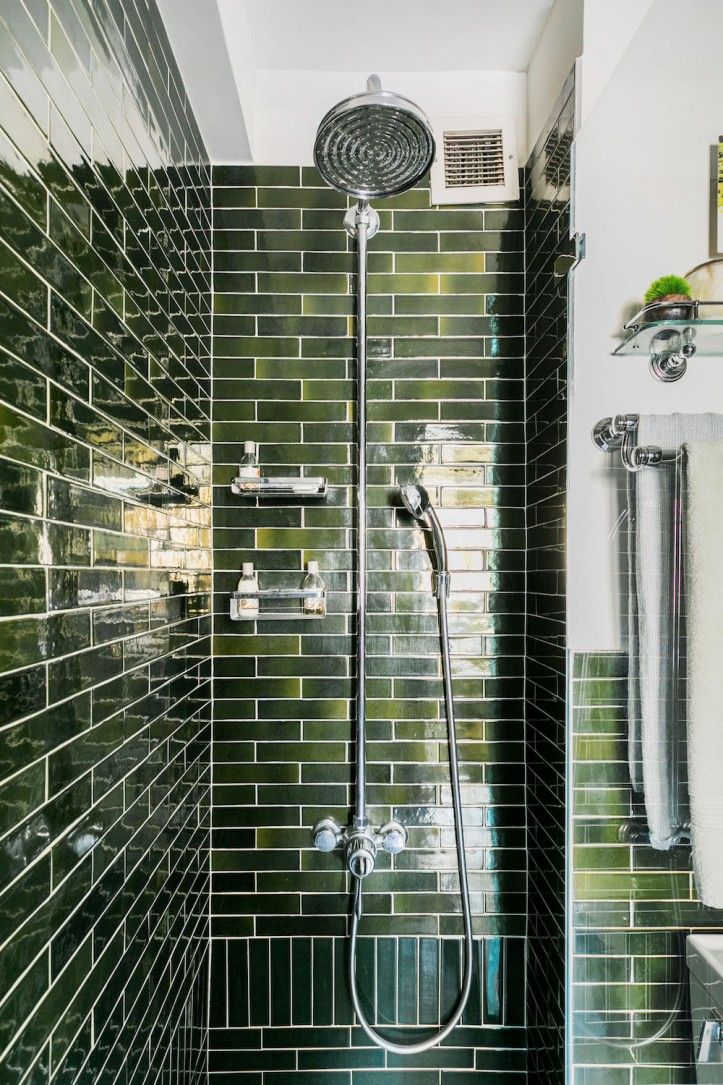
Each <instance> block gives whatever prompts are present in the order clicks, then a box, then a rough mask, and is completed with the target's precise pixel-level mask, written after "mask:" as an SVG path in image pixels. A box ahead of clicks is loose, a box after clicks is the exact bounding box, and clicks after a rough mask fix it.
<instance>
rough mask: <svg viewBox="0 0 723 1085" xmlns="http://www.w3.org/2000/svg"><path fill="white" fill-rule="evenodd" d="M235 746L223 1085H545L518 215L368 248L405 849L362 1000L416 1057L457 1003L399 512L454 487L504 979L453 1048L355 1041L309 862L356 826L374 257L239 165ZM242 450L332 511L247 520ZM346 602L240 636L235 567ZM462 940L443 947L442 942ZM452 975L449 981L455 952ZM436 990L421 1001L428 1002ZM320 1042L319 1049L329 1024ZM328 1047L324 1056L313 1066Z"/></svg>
mask: <svg viewBox="0 0 723 1085" xmlns="http://www.w3.org/2000/svg"><path fill="white" fill-rule="evenodd" d="M213 199H214V261H215V264H214V267H215V270H214V303H215V313H214V431H213V432H214V562H215V574H214V576H215V604H214V611H215V678H214V699H215V722H214V814H213V818H214V825H213V845H214V848H213V892H212V935H213V951H212V958H213V980H212V1026H213V1027H212V1030H211V1056H210V1057H211V1071H212V1077H213V1078H214V1080H215V1081H216V1083H217V1085H218V1083H219V1082H221V1081H226V1080H227V1079H228V1080H229V1081H231V1080H234V1081H235V1080H237V1079H243V1080H245V1081H252V1082H260V1081H262V1080H263V1081H264V1082H272V1081H273V1082H276V1081H281V1080H283V1081H290V1080H296V1079H297V1077H298V1079H299V1081H304V1082H307V1083H312V1082H316V1081H322V1080H323V1081H324V1082H332V1083H333V1082H340V1083H343V1085H350V1083H351V1082H352V1081H353V1082H354V1085H365V1083H369V1085H384V1083H391V1082H397V1081H399V1080H404V1081H407V1080H410V1081H411V1080H414V1082H415V1085H417V1083H418V1085H426V1083H427V1082H429V1083H430V1085H439V1083H440V1082H445V1083H446V1082H450V1083H451V1082H452V1081H454V1082H456V1083H457V1085H466V1082H467V1081H470V1082H471V1081H472V1080H474V1081H483V1080H485V1079H486V1078H488V1077H491V1076H492V1075H493V1074H494V1075H495V1077H496V1079H497V1080H499V1079H500V1075H501V1076H502V1078H503V1079H504V1080H508V1081H513V1080H514V1081H518V1080H521V1078H522V1077H523V1076H524V1052H523V1050H522V1048H523V1044H524V1037H523V1027H522V1026H523V1025H524V947H525V943H524V934H525V868H526V854H525V814H524V748H523V742H524V736H523V700H522V698H523V689H522V682H521V678H522V663H523V652H524V643H523V634H524V433H523V388H522V376H523V317H522V313H523V298H522V287H523V251H522V248H523V231H522V226H523V223H522V211H521V205H515V206H509V207H507V206H499V207H487V208H485V209H483V208H473V207H462V208H457V209H450V208H437V207H432V206H431V205H430V193H429V189H428V187H426V186H425V185H422V186H420V187H418V188H416V189H415V190H413V191H412V192H410V193H408V194H406V195H404V196H401V197H397V198H395V199H393V200H388V201H385V202H384V203H383V204H380V212H381V218H382V230H381V231H380V233H379V234H378V235H377V236H376V237H375V238H374V240H373V241H372V243H371V246H370V249H371V251H370V261H369V270H370V278H369V289H370V298H369V309H370V329H369V330H370V336H371V339H370V344H369V348H370V349H369V353H370V365H369V368H370V380H369V400H370V406H369V414H370V424H369V457H370V467H369V502H370V514H369V522H370V530H369V540H368V541H369V546H370V555H369V566H370V570H371V574H370V599H369V602H370V619H369V634H370V635H369V645H368V647H369V659H368V675H369V706H368V715H369V732H370V734H369V738H370V742H369V798H370V801H371V805H372V810H371V816H372V817H373V819H374V821H375V823H377V824H381V823H382V822H383V821H385V820H387V819H388V817H390V816H392V815H395V816H398V817H401V818H402V820H404V821H405V822H406V823H407V824H408V825H409V827H410V842H411V846H410V849H409V850H408V851H407V852H405V853H404V854H403V855H401V856H400V857H399V858H398V859H396V860H395V861H391V860H390V859H389V857H387V856H384V857H383V858H382V862H381V863H380V869H379V871H378V872H377V873H376V874H375V875H374V877H373V879H371V880H370V882H369V883H368V893H367V896H366V915H365V919H364V931H365V935H366V937H365V940H364V948H363V956H362V963H361V964H360V970H361V973H362V984H361V985H362V987H363V988H364V989H365V991H366V992H367V995H366V997H367V998H368V999H371V1003H370V1013H371V1014H372V1016H373V1017H374V1018H375V1019H376V1020H378V1021H379V1022H380V1023H387V1024H392V1025H394V1024H395V1023H397V1022H398V1023H399V1025H400V1027H401V1029H402V1031H403V1032H404V1034H407V1033H408V1032H410V1031H414V1029H415V1027H416V1026H417V1024H418V1023H420V1024H422V1023H424V1022H428V1021H434V1020H437V1019H438V1017H437V1015H438V999H439V993H438V992H439V991H440V990H441V1001H442V1005H443V1006H444V1007H449V1006H450V1005H451V1003H452V999H453V994H452V990H453V987H454V977H455V975H456V974H457V971H458V969H459V948H460V946H459V938H458V936H459V933H460V930H461V925H460V920H459V915H458V912H459V905H458V900H457V878H456V874H455V856H454V850H453V832H452V821H451V810H450V807H449V785H448V769H447V765H446V748H445V724H444V716H443V709H442V704H441V697H442V687H441V680H440V670H439V658H438V639H437V628H436V618H435V604H434V600H433V598H432V595H431V576H430V555H429V553H428V552H427V549H426V540H425V539H424V537H423V535H422V533H421V532H420V530H419V529H418V527H417V526H416V525H415V524H414V523H413V522H412V521H411V520H410V518H409V517H408V516H407V515H406V514H405V513H403V511H402V510H401V509H400V502H399V498H398V487H399V485H400V484H401V483H403V482H406V481H410V480H412V479H421V480H422V481H423V482H424V484H425V485H426V486H427V487H428V488H429V489H430V491H431V493H432V495H433V497H434V500H435V502H436V503H437V505H438V506H439V507H440V509H441V516H442V519H443V522H444V525H445V528H446V529H447V532H448V540H449V544H450V548H451V553H452V563H453V570H454V572H453V581H452V589H453V594H452V636H453V651H454V669H455V676H456V677H455V693H456V697H457V705H458V713H459V724H460V732H461V739H462V743H461V760H462V772H463V780H464V802H465V806H466V819H467V825H468V841H469V845H470V861H471V866H472V889H473V903H474V911H475V926H476V931H477V935H478V937H479V943H478V961H479V966H478V970H477V975H476V978H475V995H474V998H473V1001H472V1003H471V1005H470V1007H469V1010H468V1012H467V1015H466V1018H465V1027H464V1028H460V1029H458V1030H457V1031H456V1032H455V1034H454V1035H453V1037H451V1039H450V1041H449V1042H448V1043H447V1044H446V1045H445V1046H444V1047H443V1048H442V1049H441V1050H439V1051H435V1052H431V1053H430V1054H428V1055H427V1056H424V1057H423V1058H418V1059H417V1060H413V1061H406V1062H404V1063H403V1066H404V1068H405V1069H406V1070H407V1071H411V1073H407V1074H404V1075H402V1074H401V1071H400V1067H401V1066H402V1062H401V1061H400V1060H395V1059H393V1058H385V1056H384V1055H383V1053H381V1052H380V1051H379V1050H378V1049H376V1048H372V1047H370V1046H369V1045H368V1043H367V1041H366V1040H365V1039H364V1038H363V1037H362V1036H360V1035H359V1034H358V1033H359V1030H358V1029H356V1028H353V1027H352V1026H351V1014H350V1008H349V1004H348V998H347V994H346V983H345V979H344V975H343V964H344V952H345V944H344V935H345V932H346V929H347V916H348V911H349V897H348V890H349V886H348V883H347V880H346V875H345V873H344V871H343V869H342V865H341V863H340V862H339V860H338V858H337V857H336V856H323V855H321V854H319V853H318V852H316V851H314V850H313V849H312V847H311V839H310V828H311V825H312V823H313V822H314V820H315V819H316V818H317V817H319V816H321V815H323V814H331V815H334V816H336V817H338V818H340V819H341V820H342V821H345V820H346V817H347V812H348V808H349V805H350V802H351V800H352V795H353V790H352V768H351V763H350V762H351V756H352V752H353V747H352V741H353V731H352V725H351V716H352V714H353V694H354V683H353V673H352V661H353V655H354V639H353V633H354V630H353V623H352V618H351V613H352V610H353V602H354V601H353V597H352V594H351V574H352V568H353V546H354V537H353V531H352V526H351V525H352V522H353V500H354V481H355V479H354V470H353V463H354V458H355V450H354V444H353V442H354V437H355V434H354V426H353V412H352V400H353V397H354V374H355V367H354V362H353V356H354V345H353V340H352V335H353V319H352V314H353V301H352V297H351V295H350V290H351V288H352V268H353V251H352V247H351V243H350V242H349V240H348V239H347V237H346V234H345V233H344V230H343V228H342V216H343V208H344V207H345V206H346V201H345V200H344V199H342V198H341V197H339V196H338V195H337V194H335V193H334V192H332V191H330V190H329V189H328V188H326V187H324V186H323V185H322V183H321V182H320V179H319V177H318V175H317V174H316V172H315V171H314V170H313V169H303V170H299V169H298V168H296V167H288V168H287V167H273V168H263V167H257V168H255V169H252V168H247V167H217V168H215V169H214V186H213ZM244 440H254V441H257V442H259V445H260V458H261V461H262V463H263V464H264V467H265V469H266V470H267V471H268V472H274V473H284V472H287V471H291V472H294V471H301V472H302V473H306V474H324V475H326V476H327V477H328V478H329V480H330V482H331V485H332V490H331V495H330V498H329V500H328V502H327V503H326V504H318V503H316V504H314V503H308V502H307V503H306V504H303V503H298V502H297V503H293V502H275V503H273V504H268V503H267V504H263V505H261V504H255V503H253V502H252V503H249V502H244V501H242V500H240V499H239V498H237V497H234V496H233V495H232V494H231V493H230V490H229V483H230V481H231V479H232V477H233V476H234V473H235V471H236V467H237V464H238V461H239V459H240V456H241V452H242V443H243V441H244ZM309 558H316V559H318V560H319V561H320V563H321V567H322V571H323V575H324V578H325V580H326V582H327V585H328V588H329V616H328V617H327V618H326V619H325V620H324V621H323V622H321V623H311V622H309V623H301V624H299V623H287V624H282V623H278V622H277V623H273V624H272V623H270V622H266V623H264V622H259V623H258V627H256V628H255V627H254V626H253V625H251V626H244V625H241V626H239V625H235V624H233V623H232V622H230V620H229V619H228V616H227V615H228V594H229V592H230V591H231V590H232V589H233V587H234V585H235V581H236V580H237V578H238V575H239V566H240V563H241V562H242V561H244V560H246V561H248V560H253V561H254V562H255V563H256V566H257V568H258V569H259V570H260V577H261V583H262V586H263V585H264V584H265V585H271V584H276V583H279V582H280V580H281V578H282V576H288V577H289V578H290V580H287V581H286V582H287V583H289V582H298V581H299V580H300V578H301V576H302V575H303V574H302V569H303V566H304V563H305V561H306V560H308V559H309ZM440 938H441V942H440V941H439V940H438V939H440ZM440 952H441V958H440V957H439V954H440ZM418 978H419V982H418ZM312 1022H313V1023H314V1024H315V1025H316V1026H318V1027H317V1028H315V1029H314V1030H313V1032H312V1031H311V1030H310V1029H309V1025H310V1024H311V1023H312ZM309 1046H310V1047H312V1048H314V1049H315V1050H308V1047H309Z"/></svg>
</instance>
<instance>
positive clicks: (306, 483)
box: [231, 475, 327, 498]
mask: <svg viewBox="0 0 723 1085" xmlns="http://www.w3.org/2000/svg"><path fill="white" fill-rule="evenodd" d="M231 493H234V494H236V496H237V497H259V498H264V497H321V498H324V497H326V495H327V484H326V479H325V478H299V477H297V476H295V475H294V476H291V477H288V478H285V477H279V478H274V477H270V476H267V475H259V476H257V477H256V478H246V477H242V476H239V477H238V478H235V479H234V480H233V482H232V483H231Z"/></svg>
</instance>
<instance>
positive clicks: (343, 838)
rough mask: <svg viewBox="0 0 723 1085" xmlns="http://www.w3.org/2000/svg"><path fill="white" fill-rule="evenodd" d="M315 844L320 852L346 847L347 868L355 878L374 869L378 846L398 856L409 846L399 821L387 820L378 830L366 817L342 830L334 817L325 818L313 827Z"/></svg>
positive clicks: (354, 819) (361, 876) (356, 820)
mask: <svg viewBox="0 0 723 1085" xmlns="http://www.w3.org/2000/svg"><path fill="white" fill-rule="evenodd" d="M312 836H313V838H314V847H315V848H318V850H319V851H326V852H329V851H334V850H335V849H336V848H338V847H343V848H344V859H345V863H346V868H347V870H348V871H349V873H350V874H351V875H352V876H353V877H355V878H366V877H367V876H368V875H369V874H371V872H372V871H373V870H374V867H375V865H376V861H377V852H378V850H379V848H382V850H383V851H386V852H389V854H390V855H398V854H399V852H400V851H404V849H405V848H406V846H407V830H406V829H405V828H404V826H403V825H402V823H401V822H400V821H387V822H386V823H385V824H384V825H382V827H381V828H380V829H379V831H378V832H376V831H375V830H374V829H371V828H370V827H369V825H368V823H367V822H366V819H365V818H364V819H361V818H358V817H355V818H353V819H352V824H351V825H348V826H347V827H346V828H344V829H342V827H341V825H340V824H339V822H338V821H335V819H334V818H322V819H321V821H317V823H316V825H315V826H314V828H313V829H312Z"/></svg>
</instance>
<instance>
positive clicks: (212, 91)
mask: <svg viewBox="0 0 723 1085" xmlns="http://www.w3.org/2000/svg"><path fill="white" fill-rule="evenodd" d="M554 2H555V0H365V2H364V3H363V4H361V5H360V4H358V3H353V2H352V0H158V3H159V7H160V10H161V14H162V16H163V19H164V22H165V24H166V29H167V31H168V35H169V38H170V41H171V46H172V48H173V50H174V53H175V55H176V59H177V60H178V63H179V66H180V69H181V74H182V76H183V79H184V82H185V84H186V88H187V90H188V95H189V98H190V101H191V105H192V106H193V109H194V112H195V114H196V117H197V120H198V123H199V125H200V128H201V132H202V134H203V136H204V139H205V140H206V145H207V148H208V151H209V154H210V156H211V160H212V161H214V162H248V161H257V162H261V161H264V162H265V163H267V164H271V163H274V162H287V163H289V164H291V163H292V162H295V161H296V160H297V158H298V160H299V161H300V162H301V163H302V164H304V163H306V162H310V161H311V157H310V155H311V147H312V144H313V134H314V131H315V128H316V124H317V123H318V119H319V117H320V116H321V115H322V114H323V113H324V112H325V111H326V108H327V107H328V104H329V103H331V102H333V101H336V100H337V99H338V98H339V97H343V96H345V95H347V94H351V93H354V91H356V90H357V89H360V88H361V87H363V85H364V82H365V80H366V76H367V75H368V74H369V73H370V72H379V73H380V74H381V75H382V77H383V79H384V78H385V77H388V78H387V79H386V81H385V85H388V86H390V87H393V88H394V89H395V90H398V91H400V92H401V93H408V94H409V95H414V94H416V95H417V96H418V97H419V99H420V105H422V106H423V108H427V109H428V111H429V112H430V114H434V115H439V114H440V112H445V111H446V113H448V114H449V115H452V114H454V115H462V114H465V115H467V114H478V113H485V112H488V111H489V109H494V110H495V111H496V112H500V113H510V114H517V115H519V101H518V100H519V97H520V88H519V87H518V86H517V83H515V82H514V80H515V79H518V80H523V81H524V79H525V76H524V75H523V74H518V75H516V76H515V75H513V73H524V72H526V71H527V68H528V65H529V63H530V59H531V57H532V54H533V52H534V49H535V46H536V45H537V42H538V41H539V38H540V34H541V33H542V29H543V27H544V25H545V22H546V20H547V17H548V15H549V14H550V11H551V9H552V8H553V6H554ZM558 2H559V0H558ZM495 73H496V74H495ZM310 79H311V81H312V82H311V84H310V83H309V80H310ZM420 80H421V83H420ZM475 80H476V81H477V83H479V87H478V90H479V93H477V91H476V90H475V89H474V88H475V87H477V83H475ZM485 80H486V81H487V82H485ZM510 80H512V81H513V82H512V83H510ZM490 81H491V84H492V85H490ZM488 86H491V89H487V88H488ZM510 88H511V89H510ZM317 91H318V94H317V95H316V96H317V97H318V96H320V98H319V101H318V102H317V101H316V98H315V92H317ZM525 123H526V122H525V117H524V110H523V115H520V116H519V123H518V127H519V130H520V133H521V138H523V137H524V126H525ZM299 133H300V134H299ZM295 134H296V135H295ZM294 141H296V143H298V148H297V147H296V143H295V142H294ZM302 145H303V148H304V151H303V156H302V152H301V147H302ZM294 155H296V158H295V157H293V156H294ZM259 156H261V157H259Z"/></svg>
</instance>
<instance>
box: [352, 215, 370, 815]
mask: <svg viewBox="0 0 723 1085" xmlns="http://www.w3.org/2000/svg"><path fill="white" fill-rule="evenodd" d="M368 223H369V205H368V204H367V203H364V202H360V203H359V205H358V207H357V212H356V251H357V276H356V281H357V312H356V320H357V380H356V388H357V391H356V411H357V506H356V510H357V516H356V532H357V568H356V620H357V637H356V641H357V649H356V671H357V693H356V814H355V817H354V827H355V828H359V829H361V828H366V826H367V824H368V819H367V797H366V624H367V619H366V615H367V227H368Z"/></svg>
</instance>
